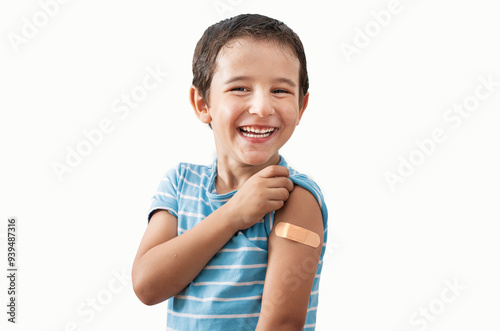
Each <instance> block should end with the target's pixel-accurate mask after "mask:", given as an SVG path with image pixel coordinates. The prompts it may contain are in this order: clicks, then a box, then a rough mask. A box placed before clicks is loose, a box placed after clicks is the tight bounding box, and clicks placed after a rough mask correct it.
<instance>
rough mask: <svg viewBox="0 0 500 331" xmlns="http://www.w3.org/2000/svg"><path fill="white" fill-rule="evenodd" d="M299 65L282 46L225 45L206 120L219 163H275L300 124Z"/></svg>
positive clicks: (243, 40) (245, 40)
mask: <svg viewBox="0 0 500 331" xmlns="http://www.w3.org/2000/svg"><path fill="white" fill-rule="evenodd" d="M299 68H300V63H299V60H298V59H297V57H296V56H295V55H293V53H292V52H291V51H290V50H289V49H288V48H284V47H282V46H281V45H278V44H276V43H274V42H269V41H266V40H255V39H250V38H239V39H236V40H233V41H230V42H229V44H228V45H226V46H224V47H223V48H222V50H221V53H220V54H219V56H218V59H217V69H216V71H215V73H214V76H213V79H212V84H211V86H210V92H209V93H210V95H209V103H210V107H207V114H206V115H207V116H206V117H204V118H202V117H200V119H202V121H204V122H205V123H211V126H212V130H213V133H214V136H215V143H216V147H217V156H218V158H219V159H221V158H225V159H226V160H229V159H230V160H231V161H236V162H237V163H240V164H245V165H263V164H266V163H269V164H272V163H274V164H277V163H278V161H279V149H280V148H281V147H282V146H283V145H284V144H285V143H286V142H287V141H288V139H289V138H290V137H291V135H292V133H293V131H294V130H295V127H296V126H297V125H298V124H299V120H300V118H301V116H302V113H303V111H304V109H305V108H306V106H307V101H308V97H309V95H306V96H305V97H304V102H303V107H302V108H301V109H299V91H300V89H299Z"/></svg>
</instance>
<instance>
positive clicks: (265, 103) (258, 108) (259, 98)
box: [249, 93, 274, 117]
mask: <svg viewBox="0 0 500 331" xmlns="http://www.w3.org/2000/svg"><path fill="white" fill-rule="evenodd" d="M249 112H250V114H252V115H258V116H260V117H266V116H269V115H272V114H274V106H273V103H272V101H271V95H266V93H255V94H254V97H253V98H252V102H251V105H250V109H249Z"/></svg>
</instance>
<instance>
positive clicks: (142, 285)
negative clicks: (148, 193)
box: [132, 208, 238, 305]
mask: <svg viewBox="0 0 500 331" xmlns="http://www.w3.org/2000/svg"><path fill="white" fill-rule="evenodd" d="M230 220H231V217H230V216H229V215H228V214H227V213H226V210H225V209H221V208H219V209H218V210H216V211H215V212H214V213H212V214H211V215H209V216H208V217H206V218H205V219H204V220H203V221H202V222H200V223H199V224H197V225H196V226H195V227H193V228H192V229H190V230H189V231H186V232H185V233H183V234H182V235H181V236H177V218H176V217H175V216H174V215H172V214H170V213H169V212H168V211H166V210H160V211H157V212H156V213H155V214H154V215H153V216H152V217H151V220H150V221H149V224H148V227H147V229H146V232H145V233H144V236H143V238H142V241H141V244H140V246H139V249H138V251H137V255H136V257H135V260H134V265H133V267H132V283H133V288H134V291H135V293H136V295H137V297H138V298H139V299H140V300H141V301H142V302H143V303H145V304H147V305H154V304H157V303H160V302H162V301H164V300H167V299H168V298H170V297H172V296H174V295H176V294H177V293H179V292H180V291H182V290H183V289H184V288H185V287H186V286H187V285H188V284H189V283H190V282H191V281H192V280H193V279H194V278H195V277H196V276H197V275H198V274H199V273H200V272H201V270H202V269H203V268H204V267H205V265H206V264H207V263H208V261H210V259H211V258H212V257H213V256H214V255H215V254H216V253H217V252H218V251H219V250H220V249H221V248H222V246H224V244H225V243H226V242H227V241H229V239H231V237H232V236H233V235H234V233H235V232H236V231H237V230H238V229H237V228H236V227H235V226H234V224H231V222H230Z"/></svg>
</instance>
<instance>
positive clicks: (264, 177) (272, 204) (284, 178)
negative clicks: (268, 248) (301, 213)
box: [226, 165, 293, 230]
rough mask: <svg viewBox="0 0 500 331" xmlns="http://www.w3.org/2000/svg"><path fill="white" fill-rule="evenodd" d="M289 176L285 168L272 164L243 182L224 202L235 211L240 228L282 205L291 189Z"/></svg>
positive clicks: (249, 225)
mask: <svg viewBox="0 0 500 331" xmlns="http://www.w3.org/2000/svg"><path fill="white" fill-rule="evenodd" d="M289 176H290V173H289V172H288V169H287V168H285V167H282V166H278V165H272V166H268V167H266V168H264V169H262V170H261V171H259V172H258V173H256V174H255V175H253V176H252V177H250V178H249V179H248V180H247V181H246V182H245V184H243V186H242V187H241V188H240V189H239V190H238V192H236V194H235V195H234V196H233V197H232V198H231V199H230V200H229V201H228V202H227V204H226V206H227V207H228V208H231V211H233V212H234V213H235V215H236V221H237V222H238V224H239V229H240V230H244V229H247V228H249V227H251V226H252V225H254V224H255V223H257V222H258V221H260V220H261V219H262V218H263V217H264V215H266V214H267V213H269V212H271V211H274V210H278V209H280V208H281V207H283V205H284V204H285V201H286V200H287V199H288V197H289V195H290V192H291V191H292V190H293V182H292V181H291V180H290V179H289V178H288V177H289Z"/></svg>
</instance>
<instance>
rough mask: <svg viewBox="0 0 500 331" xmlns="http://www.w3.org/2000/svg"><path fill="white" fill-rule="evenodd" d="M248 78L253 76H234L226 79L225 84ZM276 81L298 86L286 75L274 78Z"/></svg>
mask: <svg viewBox="0 0 500 331" xmlns="http://www.w3.org/2000/svg"><path fill="white" fill-rule="evenodd" d="M248 79H251V77H249V76H234V77H231V78H229V79H228V80H226V81H225V82H224V84H226V85H227V84H231V83H234V82H237V81H240V80H248ZM274 81H275V82H277V83H285V84H288V85H290V86H291V87H295V86H297V84H295V82H294V81H293V80H291V79H288V78H285V77H279V78H276V79H274Z"/></svg>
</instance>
